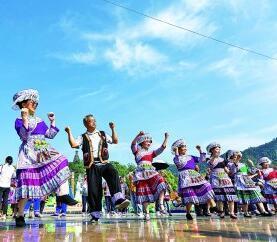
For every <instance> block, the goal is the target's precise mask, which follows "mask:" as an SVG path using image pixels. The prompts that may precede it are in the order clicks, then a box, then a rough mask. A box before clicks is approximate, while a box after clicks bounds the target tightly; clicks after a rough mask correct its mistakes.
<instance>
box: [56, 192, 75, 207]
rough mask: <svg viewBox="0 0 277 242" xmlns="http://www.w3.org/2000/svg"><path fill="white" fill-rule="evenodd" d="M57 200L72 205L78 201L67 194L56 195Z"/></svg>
mask: <svg viewBox="0 0 277 242" xmlns="http://www.w3.org/2000/svg"><path fill="white" fill-rule="evenodd" d="M57 200H58V201H59V202H61V203H65V204H66V205H68V206H74V205H76V204H77V203H78V202H77V201H76V200H74V199H73V198H72V197H70V196H69V195H63V196H58V198H57Z"/></svg>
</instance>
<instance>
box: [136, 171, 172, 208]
mask: <svg viewBox="0 0 277 242" xmlns="http://www.w3.org/2000/svg"><path fill="white" fill-rule="evenodd" d="M166 188H167V187H166V184H165V181H164V178H163V177H162V176H161V175H159V174H157V175H155V176H153V177H151V178H149V179H147V180H140V181H137V184H136V198H137V203H139V204H142V203H144V202H149V203H152V202H155V201H156V200H158V199H159V195H160V193H161V192H165V190H166Z"/></svg>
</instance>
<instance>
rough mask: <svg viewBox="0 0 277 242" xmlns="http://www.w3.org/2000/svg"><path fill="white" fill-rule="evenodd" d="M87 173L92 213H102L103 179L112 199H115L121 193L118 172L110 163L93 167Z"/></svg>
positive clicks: (89, 202)
mask: <svg viewBox="0 0 277 242" xmlns="http://www.w3.org/2000/svg"><path fill="white" fill-rule="evenodd" d="M86 172H87V182H88V204H89V208H90V212H96V211H98V212H100V211H101V210H102V196H103V188H102V177H103V178H104V179H105V180H106V182H107V184H108V187H109V190H110V193H111V197H113V196H114V194H116V193H121V187H120V183H119V176H118V172H117V170H116V169H115V168H114V167H113V166H112V165H111V164H110V163H107V164H99V165H92V166H91V167H90V168H89V169H87V170H86ZM116 200H117V199H116Z"/></svg>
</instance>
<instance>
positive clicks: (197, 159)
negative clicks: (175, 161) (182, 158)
mask: <svg viewBox="0 0 277 242" xmlns="http://www.w3.org/2000/svg"><path fill="white" fill-rule="evenodd" d="M191 157H192V159H193V160H194V162H196V163H199V162H204V161H206V153H200V157H197V156H191Z"/></svg>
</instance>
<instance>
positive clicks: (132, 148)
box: [131, 131, 144, 154]
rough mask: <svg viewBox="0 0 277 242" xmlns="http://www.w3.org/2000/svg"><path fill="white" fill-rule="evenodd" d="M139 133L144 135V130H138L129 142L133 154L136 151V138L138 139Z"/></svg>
mask: <svg viewBox="0 0 277 242" xmlns="http://www.w3.org/2000/svg"><path fill="white" fill-rule="evenodd" d="M141 135H144V132H143V131H140V132H139V133H138V134H137V135H136V137H135V138H134V139H133V141H132V143H131V150H132V152H133V154H136V153H137V151H138V147H137V139H138V137H139V136H141Z"/></svg>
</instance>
